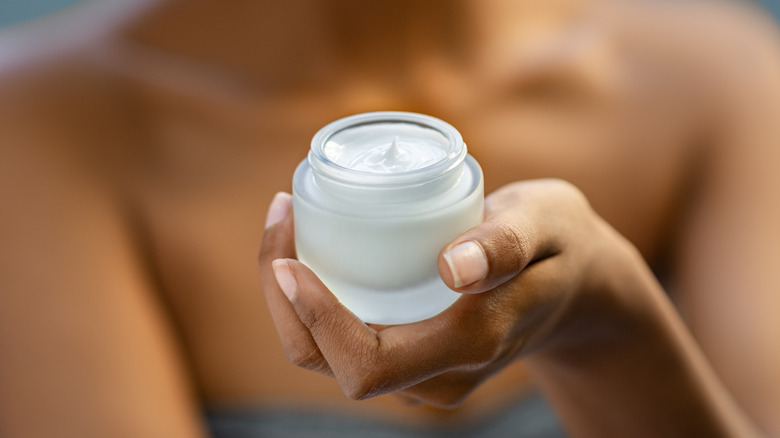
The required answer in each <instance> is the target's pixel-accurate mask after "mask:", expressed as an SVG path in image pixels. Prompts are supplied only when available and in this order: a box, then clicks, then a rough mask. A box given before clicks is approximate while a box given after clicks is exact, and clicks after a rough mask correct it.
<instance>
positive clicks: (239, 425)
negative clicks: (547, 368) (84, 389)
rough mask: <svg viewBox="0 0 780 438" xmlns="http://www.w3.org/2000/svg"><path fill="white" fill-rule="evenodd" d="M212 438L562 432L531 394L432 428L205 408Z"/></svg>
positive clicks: (465, 437) (524, 436) (454, 437)
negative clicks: (482, 415)
mask: <svg viewBox="0 0 780 438" xmlns="http://www.w3.org/2000/svg"><path fill="white" fill-rule="evenodd" d="M206 420H207V423H208V426H209V429H210V431H211V433H212V436H213V437H214V438H308V437H316V438H358V437H360V438H507V437H517V438H558V437H561V438H563V437H565V436H566V434H565V432H564V430H563V428H562V427H561V425H560V422H559V421H558V419H557V418H556V417H555V414H554V412H553V411H552V410H551V409H550V407H549V406H548V405H547V403H546V402H545V401H544V400H543V399H542V398H541V397H540V396H538V395H532V396H529V397H526V398H523V399H521V400H517V402H516V403H514V404H512V405H510V406H508V407H506V408H505V409H504V410H503V411H501V412H496V413H495V414H493V415H492V416H489V417H487V418H484V419H481V420H479V421H474V422H470V423H465V424H453V425H448V426H444V427H438V428H421V427H410V426H408V425H399V424H396V423H391V422H384V421H381V420H378V419H369V418H358V417H350V416H349V415H346V414H344V413H342V412H338V413H335V412H332V413H329V412H322V411H298V412H294V411H290V410H280V409H279V410H274V409H263V410H259V409H247V410H236V409H233V410H211V411H209V412H208V413H207V415H206Z"/></svg>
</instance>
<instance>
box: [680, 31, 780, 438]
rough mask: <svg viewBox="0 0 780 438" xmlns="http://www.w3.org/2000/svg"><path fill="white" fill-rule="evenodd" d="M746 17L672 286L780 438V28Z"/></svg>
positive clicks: (723, 371)
mask: <svg viewBox="0 0 780 438" xmlns="http://www.w3.org/2000/svg"><path fill="white" fill-rule="evenodd" d="M742 24H743V26H742V27H741V28H740V30H741V33H740V34H739V35H737V36H735V37H734V38H733V40H734V44H735V45H737V46H738V47H739V51H738V52H734V53H739V55H734V56H739V61H734V60H733V59H731V58H729V59H726V60H725V61H726V62H728V63H729V64H730V66H724V67H722V68H720V71H721V72H722V75H723V76H725V77H724V78H723V79H722V80H721V81H720V82H721V83H723V84H726V85H725V86H723V87H722V88H721V95H720V100H721V102H722V103H721V104H720V105H718V106H717V108H718V109H719V113H718V114H717V118H716V124H717V125H718V126H719V129H718V136H717V137H716V138H715V142H714V144H713V147H712V149H711V150H709V151H708V152H709V154H708V156H707V157H706V160H705V161H704V163H705V166H703V168H704V172H703V175H702V176H703V178H702V180H701V182H700V185H699V187H698V189H699V190H698V193H697V196H696V200H695V202H693V203H692V204H691V205H690V208H689V211H688V214H687V216H686V218H685V222H684V224H683V228H682V231H681V232H680V239H679V241H678V244H677V247H676V255H677V263H678V265H677V269H676V271H677V275H676V281H675V282H674V283H673V284H672V290H673V291H674V298H675V300H676V301H677V302H678V303H679V306H680V309H681V311H682V314H683V316H684V317H685V319H686V322H687V323H688V325H689V326H690V328H691V331H692V332H693V335H694V336H695V337H696V340H697V341H698V343H699V345H701V347H702V349H703V350H704V352H705V353H706V355H707V357H708V358H709V360H710V361H711V363H712V364H713V367H714V368H715V370H716V372H717V373H718V375H719V377H720V378H721V379H722V381H723V382H724V383H725V384H726V386H727V387H728V389H729V390H730V391H731V392H732V393H733V394H734V397H735V398H736V400H737V401H738V402H739V403H740V405H742V406H743V407H744V408H745V410H746V411H747V413H748V414H749V415H750V416H751V417H752V418H753V419H754V420H755V421H756V423H757V424H758V425H759V426H760V427H761V428H762V429H763V430H764V431H765V432H766V433H767V434H769V435H770V436H780V415H778V413H779V412H780V371H779V370H780V269H778V265H780V35H778V32H777V29H776V28H773V27H772V26H763V25H761V23H754V22H752V21H750V22H748V21H743V22H742ZM729 67H730V68H729Z"/></svg>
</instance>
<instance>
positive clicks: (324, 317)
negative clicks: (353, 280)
mask: <svg viewBox="0 0 780 438" xmlns="http://www.w3.org/2000/svg"><path fill="white" fill-rule="evenodd" d="M273 270H274V274H275V276H276V279H277V281H278V284H279V286H280V287H281V289H282V291H283V292H284V294H285V295H286V297H287V299H288V300H289V302H290V303H292V307H293V308H294V311H295V313H296V315H297V318H298V320H299V321H300V322H301V323H302V324H303V325H304V326H305V328H306V329H307V330H308V332H309V333H310V334H311V336H312V338H313V340H314V342H315V343H316V347H317V348H318V351H320V352H322V353H321V354H322V357H323V358H324V359H325V361H326V362H327V363H328V365H329V367H330V369H331V370H332V371H333V374H334V375H335V377H336V379H337V380H338V381H339V384H340V385H341V388H342V389H343V390H344V392H345V394H347V396H349V397H350V398H353V399H363V398H368V397H371V396H373V395H378V394H376V390H375V388H373V387H372V388H369V386H373V385H367V384H366V382H365V381H362V379H363V378H365V377H366V376H368V375H369V374H372V373H373V372H374V371H375V369H372V368H373V365H372V363H374V362H376V360H377V357H378V355H377V352H378V351H379V348H380V347H379V340H378V338H377V336H376V333H377V332H376V331H374V330H373V329H371V328H370V327H368V326H367V325H366V324H364V323H363V322H362V321H360V320H359V319H358V318H357V317H356V316H355V315H354V314H352V313H351V312H350V311H349V310H347V308H346V307H344V306H343V305H342V304H341V303H340V302H339V301H338V299H336V297H335V296H334V295H333V294H332V293H331V292H330V291H329V290H328V289H327V288H326V287H325V285H324V284H322V282H321V281H320V280H319V278H317V276H316V275H314V273H313V272H312V271H311V270H310V269H308V268H307V267H306V266H305V265H303V264H302V263H300V262H298V261H297V260H290V259H279V260H275V261H274V262H273ZM307 349H308V350H311V348H310V346H307ZM290 360H291V361H292V362H294V363H296V364H297V365H299V366H305V365H306V362H307V361H308V360H310V359H309V353H308V352H302V354H301V355H300V357H291V358H290ZM301 362H303V363H301Z"/></svg>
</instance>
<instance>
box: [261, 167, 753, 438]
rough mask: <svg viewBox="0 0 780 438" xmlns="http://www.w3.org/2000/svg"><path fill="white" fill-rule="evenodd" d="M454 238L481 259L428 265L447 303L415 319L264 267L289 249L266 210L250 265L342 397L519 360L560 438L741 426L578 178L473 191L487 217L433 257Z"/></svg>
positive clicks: (294, 353)
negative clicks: (479, 265) (391, 320)
mask: <svg viewBox="0 0 780 438" xmlns="http://www.w3.org/2000/svg"><path fill="white" fill-rule="evenodd" d="M282 199H284V197H283V196H281V197H278V198H277V201H278V202H279V203H281V202H282V201H281V200H282ZM282 210H285V209H284V208H279V207H278V204H277V206H276V207H275V208H272V211H276V212H278V211H282ZM274 216H276V217H277V219H278V217H279V216H281V215H274ZM466 241H473V242H477V244H478V247H479V248H481V251H482V256H480V254H479V252H477V253H476V254H471V255H469V257H467V258H466V259H465V261H464V263H467V264H469V266H471V267H472V268H473V266H474V263H473V262H474V257H472V256H475V255H476V256H477V258H480V257H483V258H484V264H483V266H484V269H483V271H482V272H476V273H475V271H474V270H473V269H472V270H471V273H472V275H471V277H472V278H466V279H465V280H463V278H464V277H463V276H460V277H461V279H462V282H463V283H464V284H463V285H460V286H459V287H456V284H455V283H454V281H453V278H454V276H453V274H452V272H453V269H458V266H466V265H460V262H458V261H457V260H458V259H457V258H456V259H453V260H455V261H454V262H452V261H450V262H448V261H447V260H446V259H445V258H444V257H443V256H442V257H440V260H439V263H440V264H439V266H440V272H441V273H442V278H443V279H444V280H445V282H446V283H447V284H448V285H450V287H452V288H454V289H455V290H458V291H460V292H462V293H464V296H463V297H462V298H461V299H460V300H458V301H457V302H456V303H455V304H454V305H453V306H452V307H450V308H449V309H448V310H446V311H445V312H443V313H442V314H440V315H438V316H436V317H434V318H431V319H429V320H427V321H422V322H420V323H415V324H410V325H406V326H395V327H389V328H377V330H374V329H373V328H371V327H368V326H366V325H364V324H362V323H361V322H360V321H359V320H357V319H356V318H355V317H354V316H353V315H351V314H350V313H349V312H348V311H346V309H344V308H343V307H342V306H340V305H339V303H338V302H337V301H336V300H335V298H334V297H333V296H332V295H331V294H330V293H329V291H327V289H326V288H325V287H324V286H323V285H322V283H321V282H319V280H318V279H317V278H316V277H315V276H314V275H313V273H312V272H311V271H309V270H308V269H307V268H306V267H305V266H304V265H302V264H300V263H298V262H296V261H294V260H277V261H275V262H273V264H272V261H273V260H274V259H279V258H284V257H292V256H293V255H294V250H293V245H292V221H291V218H290V217H289V215H288V216H287V217H286V218H285V219H283V220H281V221H280V222H277V220H276V219H275V220H272V221H271V226H270V227H269V228H268V229H267V231H266V236H265V238H264V242H263V248H262V250H261V266H262V269H263V273H264V276H263V277H264V287H265V291H266V295H267V298H268V301H269V307H270V308H271V311H272V315H273V316H274V320H275V322H276V324H277V328H278V330H279V332H280V337H281V339H282V343H283V345H284V347H285V351H286V352H287V354H288V356H289V357H290V359H291V360H292V361H293V362H294V363H296V364H298V365H300V366H303V367H306V368H310V369H314V370H316V371H319V372H322V373H324V374H328V375H333V376H334V377H335V378H336V379H337V380H338V381H339V383H340V384H341V386H342V388H343V389H344V391H345V393H346V394H347V395H348V396H350V397H352V398H356V399H362V398H367V397H371V396H375V395H379V394H383V393H390V392H395V391H400V392H401V393H402V394H404V396H406V397H410V398H414V399H418V400H423V401H425V402H429V403H432V404H435V405H441V406H447V405H452V404H456V403H458V402H459V401H460V400H462V399H463V398H464V397H465V396H466V395H467V394H468V393H469V391H470V390H472V389H473V388H474V387H476V386H477V385H479V384H480V382H482V381H483V380H484V379H486V378H487V377H489V376H490V375H491V374H492V373H494V372H495V371H496V370H498V369H501V368H502V367H504V366H506V365H507V364H508V363H509V362H511V361H513V360H516V359H518V358H525V359H527V361H528V363H529V365H530V367H531V370H532V372H533V373H534V375H535V377H536V378H537V380H538V381H539V382H540V384H541V386H542V388H543V390H544V392H545V393H546V394H547V395H548V396H549V397H550V398H551V399H552V401H553V404H554V405H555V406H556V408H557V409H558V411H559V413H560V415H561V417H562V419H563V421H564V423H565V424H566V426H567V428H568V429H569V431H570V432H571V433H572V435H574V436H653V437H655V436H680V437H684V436H695V435H697V434H704V435H706V436H713V437H714V436H734V437H737V436H738V437H746V436H754V431H753V430H752V426H751V425H750V424H749V423H748V422H747V420H746V418H745V416H744V415H743V413H742V412H741V411H740V409H739V408H738V407H737V406H736V405H735V404H734V403H733V402H732V400H731V398H730V396H729V394H728V392H727V391H726V390H725V388H724V386H723V385H722V383H721V382H720V381H719V380H718V379H717V378H716V377H715V375H714V373H713V371H712V369H711V367H710V365H709V364H708V362H707V361H706V359H705V357H704V355H703V354H702V352H701V350H700V349H699V347H698V346H697V345H696V344H695V342H694V341H693V338H692V337H691V335H690V333H689V332H688V331H687V329H686V328H685V326H684V325H683V323H682V321H681V319H680V317H679V315H678V314H677V313H676V311H675V310H674V309H673V307H672V306H671V304H670V303H669V301H668V300H667V298H666V296H665V295H664V294H663V292H662V291H661V289H660V287H659V286H658V284H657V282H656V281H655V280H654V278H653V277H652V275H651V274H650V272H649V270H648V268H647V266H646V265H645V263H644V262H643V260H642V259H641V257H639V256H638V255H637V253H636V251H635V250H634V249H633V248H632V246H631V245H630V244H628V243H627V242H626V241H625V240H624V239H623V238H622V237H620V236H619V235H618V234H617V233H616V232H615V231H614V230H613V229H612V228H611V227H609V226H608V225H607V224H606V223H604V222H603V221H602V220H601V219H600V218H599V217H598V216H597V215H596V214H595V213H594V212H593V211H592V210H591V209H590V207H589V206H588V205H587V202H586V201H585V200H584V198H583V197H582V195H581V194H580V193H579V192H578V191H577V190H576V189H574V188H572V187H571V186H570V185H568V184H565V183H560V182H556V181H536V182H526V183H518V184H514V185H511V186H508V187H506V188H503V189H501V190H499V191H498V192H496V193H494V194H492V195H491V196H489V197H488V199H487V200H486V220H485V222H484V223H483V224H482V225H480V226H478V227H476V228H474V229H472V230H470V231H468V232H466V233H465V234H464V235H462V236H460V237H458V238H457V239H455V241H454V242H453V243H452V244H451V245H449V246H448V247H447V248H445V249H444V250H443V254H444V253H447V252H448V251H449V250H450V249H452V248H454V247H455V246H457V245H458V244H460V243H463V242H466ZM272 265H273V271H274V272H273V273H272V272H271V267H272ZM453 267H454V268H453ZM464 272H465V271H464ZM274 274H275V275H276V278H277V281H278V285H277V283H276V282H274V281H273V279H271V276H272V275H274ZM483 274H484V275H483Z"/></svg>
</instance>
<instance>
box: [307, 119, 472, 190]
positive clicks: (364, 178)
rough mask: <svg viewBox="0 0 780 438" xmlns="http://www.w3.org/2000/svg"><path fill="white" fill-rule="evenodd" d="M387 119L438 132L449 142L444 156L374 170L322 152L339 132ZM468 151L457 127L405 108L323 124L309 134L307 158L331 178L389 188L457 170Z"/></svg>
mask: <svg viewBox="0 0 780 438" xmlns="http://www.w3.org/2000/svg"><path fill="white" fill-rule="evenodd" d="M389 123H399V124H410V125H417V126H419V127H422V128H426V129H431V130H434V131H436V132H438V133H439V134H441V135H442V136H443V137H445V138H446V139H447V142H448V145H447V150H446V151H445V153H446V154H445V157H444V158H442V159H441V160H439V161H436V162H434V163H432V164H429V165H427V166H424V167H420V168H417V169H412V170H407V171H401V172H393V173H376V172H368V171H364V170H356V169H352V168H349V167H345V166H342V165H340V164H338V163H336V162H334V161H333V160H331V159H330V158H329V157H328V156H327V155H326V154H325V152H324V147H325V144H326V143H327V142H328V140H329V139H330V138H332V137H333V136H334V135H336V134H338V133H340V132H343V131H346V130H348V129H351V128H356V127H363V126H367V125H373V124H389ZM467 153H468V151H467V147H466V145H465V143H464V142H463V138H462V137H461V135H460V133H459V132H458V130H457V129H455V128H454V127H453V126H452V125H450V124H449V123H447V122H445V121H443V120H441V119H438V118H436V117H433V116H429V115H426V114H419V113H413V112H405V111H375V112H368V113H361V114H355V115H351V116H348V117H344V118H341V119H338V120H336V121H333V122H331V123H329V124H327V125H325V126H324V127H323V128H321V129H320V130H319V131H317V133H316V134H315V135H314V137H313V138H312V141H311V150H310V152H309V156H308V161H309V165H310V166H311V167H312V170H314V171H315V172H316V173H318V174H320V175H321V176H326V177H327V178H328V179H330V180H332V181H333V182H338V183H341V184H345V185H353V184H360V185H362V186H372V187H387V188H390V187H398V186H408V185H416V184H420V183H424V182H426V181H431V180H432V179H438V178H440V177H443V176H444V175H446V174H449V173H450V172H452V171H454V170H456V169H457V168H458V167H459V166H460V165H461V164H462V163H463V160H464V159H465V157H466V154H467Z"/></svg>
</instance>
